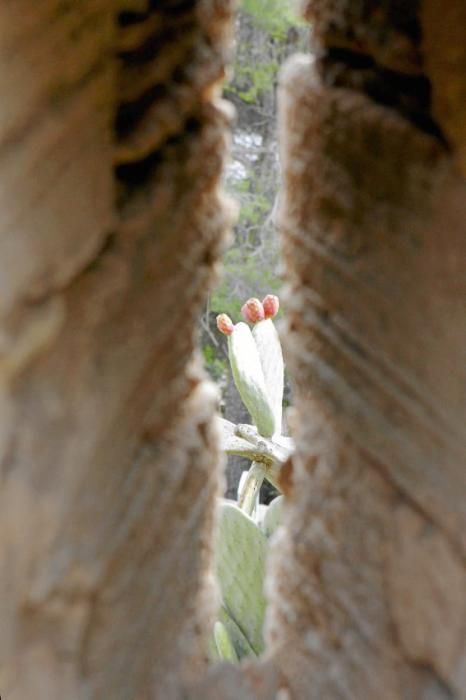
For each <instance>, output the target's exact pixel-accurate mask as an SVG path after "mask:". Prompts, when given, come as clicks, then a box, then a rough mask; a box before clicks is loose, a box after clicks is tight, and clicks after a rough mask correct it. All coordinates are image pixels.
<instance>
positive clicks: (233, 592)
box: [215, 501, 267, 654]
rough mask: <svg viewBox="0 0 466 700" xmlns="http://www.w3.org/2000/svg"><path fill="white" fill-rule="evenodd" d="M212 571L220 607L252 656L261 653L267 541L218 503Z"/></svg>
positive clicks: (223, 503) (228, 507)
mask: <svg viewBox="0 0 466 700" xmlns="http://www.w3.org/2000/svg"><path fill="white" fill-rule="evenodd" d="M219 508H220V512H219V522H218V531H217V538H216V547H215V568H216V573H217V580H218V582H219V585H220V591H221V595H222V601H223V605H224V607H225V609H226V611H227V612H228V614H229V616H230V617H231V618H232V620H233V621H234V622H235V623H236V625H237V626H238V627H239V629H240V631H241V632H242V634H243V635H244V636H245V637H246V639H247V641H248V643H249V645H250V646H251V647H252V650H253V652H254V653H255V654H260V653H261V651H262V650H263V646H264V643H263V637H262V627H263V623H264V615H265V607H266V601H265V597H264V591H263V583H264V576H265V560H266V554H267V539H266V537H265V535H264V534H263V532H261V530H260V529H259V527H258V526H257V525H256V523H255V522H254V521H253V520H252V519H251V518H250V517H249V516H248V515H246V514H245V513H244V512H243V511H242V510H240V509H239V508H238V507H237V506H236V505H235V504H233V503H231V502H228V501H221V503H220V506H219Z"/></svg>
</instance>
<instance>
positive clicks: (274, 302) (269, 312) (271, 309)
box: [262, 294, 280, 318]
mask: <svg viewBox="0 0 466 700" xmlns="http://www.w3.org/2000/svg"><path fill="white" fill-rule="evenodd" d="M262 306H263V307H264V315H265V318H273V317H274V316H276V315H277V314H278V309H279V308H280V301H279V299H278V297H277V296H275V294H267V296H266V297H264V298H263V300H262Z"/></svg>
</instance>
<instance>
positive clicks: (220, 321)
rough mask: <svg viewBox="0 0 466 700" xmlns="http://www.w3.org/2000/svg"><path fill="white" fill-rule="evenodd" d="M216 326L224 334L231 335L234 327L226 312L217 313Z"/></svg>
mask: <svg viewBox="0 0 466 700" xmlns="http://www.w3.org/2000/svg"><path fill="white" fill-rule="evenodd" d="M217 328H218V330H219V331H220V333H223V334H224V335H231V334H232V333H233V330H234V328H235V326H234V324H233V321H232V320H231V318H230V317H229V316H228V315H227V314H219V315H218V316H217Z"/></svg>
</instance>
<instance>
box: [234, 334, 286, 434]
mask: <svg viewBox="0 0 466 700" xmlns="http://www.w3.org/2000/svg"><path fill="white" fill-rule="evenodd" d="M228 353H229V358H230V364H231V371H232V373H233V379H234V380H235V384H236V388H237V389H238V391H239V393H240V395H241V398H242V399H243V402H244V405H245V406H246V408H247V409H248V411H249V413H250V414H251V418H252V419H253V421H254V423H255V424H256V426H257V430H258V431H259V433H260V434H261V435H264V436H265V437H268V436H271V435H273V434H274V433H275V432H276V429H277V426H276V422H275V413H274V410H273V408H272V405H271V402H270V398H269V394H268V392H267V388H266V384H265V378H264V372H263V369H262V363H261V358H260V356H259V352H258V349H257V345H256V342H255V340H254V337H253V335H252V333H251V330H250V328H249V326H247V325H246V324H245V323H242V322H240V323H237V324H236V326H235V327H234V330H233V332H232V333H231V334H230V335H229V336H228Z"/></svg>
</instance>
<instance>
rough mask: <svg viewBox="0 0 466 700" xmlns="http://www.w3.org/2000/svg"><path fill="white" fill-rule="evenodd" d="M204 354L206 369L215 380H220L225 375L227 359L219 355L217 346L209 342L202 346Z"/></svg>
mask: <svg viewBox="0 0 466 700" xmlns="http://www.w3.org/2000/svg"><path fill="white" fill-rule="evenodd" d="M202 355H203V358H204V367H205V369H206V371H207V372H208V373H209V375H210V376H211V377H212V379H213V380H214V381H215V382H219V381H220V380H221V379H222V378H223V377H224V376H225V373H226V370H227V360H226V359H222V358H221V357H219V356H218V351H217V350H216V348H214V346H213V345H209V344H207V345H204V346H203V347H202Z"/></svg>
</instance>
